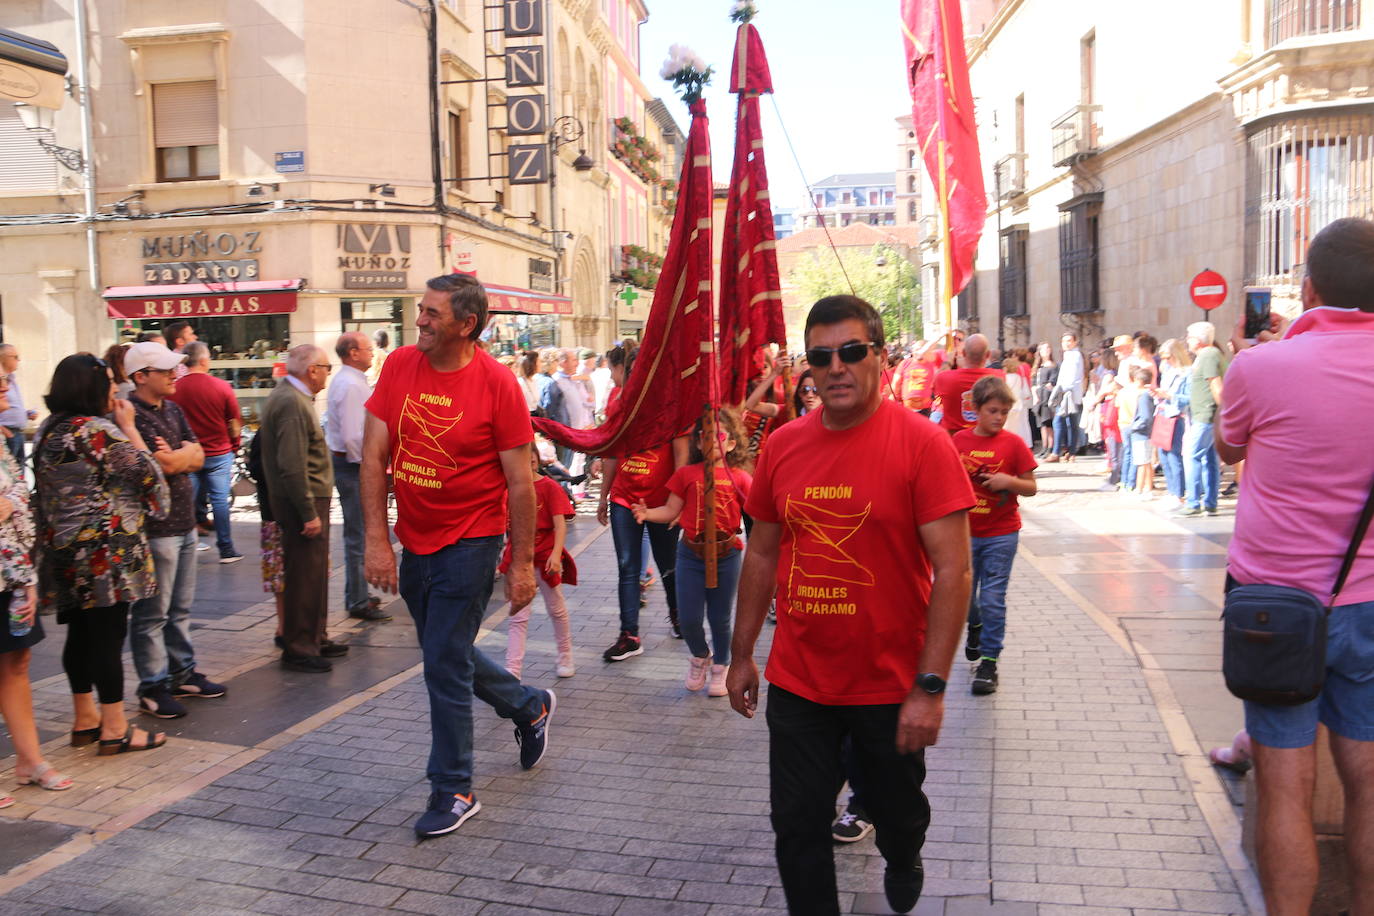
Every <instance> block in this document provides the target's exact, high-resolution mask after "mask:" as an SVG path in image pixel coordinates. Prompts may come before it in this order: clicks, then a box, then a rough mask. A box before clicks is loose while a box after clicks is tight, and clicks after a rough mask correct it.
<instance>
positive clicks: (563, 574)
mask: <svg viewBox="0 0 1374 916" xmlns="http://www.w3.org/2000/svg"><path fill="white" fill-rule="evenodd" d="M530 461H531V463H532V464H533V465H534V505H535V510H534V511H535V515H534V569H535V572H536V573H538V575H537V576H535V582H537V583H538V584H539V594H540V595H542V596H543V597H544V609H545V610H546V611H548V612H549V619H550V620H552V621H553V633H554V638H555V640H557V643H558V667H557V671H558V676H559V677H572V676H573V675H574V674H576V673H577V669H576V668H575V667H574V665H573V643H572V628H571V627H570V626H569V624H568V603H567V601H565V600H564V598H563V583H565V582H566V583H567V584H568V585H576V584H577V566H576V565H575V564H574V563H573V558H572V555H571V554H569V553H568V551H567V550H565V549H564V548H563V545H564V544H565V543H566V542H567V537H568V521H567V520H568V519H570V518H572V517H573V516H574V515H575V514H576V513H575V512H574V511H573V506H572V503H571V502H570V501H569V500H568V494H567V493H565V492H563V488H562V487H560V486H559V485H558V484H557V483H555V482H554V480H553V479H552V478H550V477H545V476H544V475H542V474H540V473H539V454H538V453H537V452H534V451H533V450H531V455H530ZM507 523H508V524H509V520H507ZM500 569H501V572H503V573H504V572H506V571H507V570H509V569H510V541H509V539H508V540H507V541H506V552H505V555H504V556H502V557H501V566H500ZM532 607H534V605H533V604H532V603H531V604H527V605H525V607H524V609H523V610H522V611H520V613H518V614H513V615H511V618H510V629H509V630H508V631H507V633H506V670H507V671H509V672H510V673H511V674H513V675H514V676H515V677H516V678H517V679H519V677H520V669H521V668H522V667H523V666H524V662H525V634H526V631H527V630H528V629H529V624H530V608H532Z"/></svg>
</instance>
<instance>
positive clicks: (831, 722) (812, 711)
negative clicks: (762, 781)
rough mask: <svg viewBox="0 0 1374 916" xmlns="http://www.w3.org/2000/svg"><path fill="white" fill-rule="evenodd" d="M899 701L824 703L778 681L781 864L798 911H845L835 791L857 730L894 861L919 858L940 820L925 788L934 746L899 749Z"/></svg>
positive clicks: (773, 729) (882, 834)
mask: <svg viewBox="0 0 1374 916" xmlns="http://www.w3.org/2000/svg"><path fill="white" fill-rule="evenodd" d="M898 708H899V707H898V706H896V705H884V706H824V705H822V704H820V703H813V702H811V701H810V700H806V699H803V698H802V697H799V696H797V695H796V694H794V693H790V692H788V691H786V690H783V689H782V688H781V687H778V686H777V685H770V686H769V688H768V707H767V712H766V718H767V721H768V774H769V797H770V801H771V803H772V809H773V810H772V822H773V833H774V836H775V837H776V841H777V858H778V873H779V874H780V875H781V876H782V889H783V892H784V894H785V895H786V897H787V911H788V912H789V913H791V914H793V916H812V914H814V916H833V914H837V913H839V912H840V906H839V899H838V894H837V890H836V886H835V854H834V845H833V843H834V841H833V840H832V838H831V836H830V824H831V821H833V820H834V817H835V793H837V792H838V791H839V790H840V786H841V784H843V782H844V767H843V766H842V765H841V751H840V746H841V743H842V742H843V740H844V738H845V737H846V736H847V737H848V738H849V740H850V743H851V747H852V752H853V766H854V770H855V772H857V773H858V774H860V779H861V781H862V784H863V792H864V799H863V800H864V805H865V807H866V809H867V811H868V815H869V817H870V818H871V819H872V821H873V826H874V828H875V830H876V831H877V845H878V851H879V852H880V853H882V855H883V858H884V859H885V860H886V861H887V864H888V866H889V867H891V868H895V869H898V870H909V869H911V868H912V867H913V866H915V864H916V862H917V860H918V858H919V856H920V852H921V846H922V845H923V844H924V843H925V839H926V829H927V828H928V827H929V826H930V802H929V801H927V800H926V796H925V793H924V792H922V791H921V784H922V783H923V782H924V781H925V777H926V764H925V755H924V754H923V753H922V754H907V755H903V754H898V753H897V745H896V741H897V710H898Z"/></svg>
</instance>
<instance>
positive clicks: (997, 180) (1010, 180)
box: [993, 153, 1026, 201]
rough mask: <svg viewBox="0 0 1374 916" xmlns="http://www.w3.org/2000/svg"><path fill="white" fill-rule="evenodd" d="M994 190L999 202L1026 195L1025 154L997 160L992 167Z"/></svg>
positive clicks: (1014, 154)
mask: <svg viewBox="0 0 1374 916" xmlns="http://www.w3.org/2000/svg"><path fill="white" fill-rule="evenodd" d="M993 181H994V188H995V190H996V193H997V199H998V200H999V201H1003V200H1010V199H1011V198H1013V197H1020V196H1021V195H1022V194H1025V193H1026V154H1025V153H1012V154H1011V155H1009V156H1003V157H1002V158H1001V159H998V160H997V164H996V165H995V166H993Z"/></svg>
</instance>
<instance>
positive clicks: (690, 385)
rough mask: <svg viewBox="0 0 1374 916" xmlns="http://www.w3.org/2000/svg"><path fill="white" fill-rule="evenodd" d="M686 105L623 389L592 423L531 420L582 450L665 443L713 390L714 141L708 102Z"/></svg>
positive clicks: (630, 449)
mask: <svg viewBox="0 0 1374 916" xmlns="http://www.w3.org/2000/svg"><path fill="white" fill-rule="evenodd" d="M691 112H692V126H691V129H690V130H689V131H688V134H687V152H686V155H685V156H684V158H683V163H682V177H681V180H680V181H679V190H678V202H677V212H676V213H675V214H674V216H673V229H672V232H671V234H670V235H669V237H668V251H667V252H666V254H665V255H664V258H663V269H662V270H661V271H660V272H659V279H658V286H657V287H656V288H655V289H654V301H653V304H652V305H651V306H650V307H649V319H648V321H647V322H646V323H645V326H644V342H643V344H642V345H641V346H640V348H639V353H638V354H637V355H636V356H635V365H634V371H633V372H631V373H630V378H629V381H628V382H627V383H626V386H625V392H624V394H622V395H621V396H620V397H619V398H618V399H616V400H615V401H614V403H612V404H611V405H610V406H609V407H608V408H607V410H606V422H605V423H603V424H601V425H600V426H598V427H596V428H595V429H570V428H569V427H567V426H564V425H563V424H561V423H555V422H554V421H552V420H546V419H536V420H535V421H534V424H535V426H536V427H537V428H538V429H539V430H540V431H541V432H543V433H544V434H545V435H546V436H548V437H549V438H551V439H554V440H555V441H557V442H560V443H562V444H564V445H567V446H569V447H571V448H573V449H576V450H577V451H579V452H584V453H586V454H589V455H603V456H607V457H616V458H620V457H624V456H626V455H632V454H635V453H636V452H642V451H644V450H645V449H648V448H652V447H654V446H656V445H662V444H663V443H664V442H668V441H669V440H671V439H673V438H674V437H675V436H679V435H681V434H682V433H684V432H686V431H687V430H689V429H691V427H692V424H693V423H695V422H696V420H697V417H699V416H701V411H702V407H703V405H705V404H706V403H707V402H708V399H709V398H710V395H711V392H710V388H711V385H710V377H711V372H712V369H711V366H710V356H711V347H712V335H713V318H714V314H713V310H712V308H711V304H712V303H711V140H710V137H709V135H708V132H707V131H708V125H707V122H706V103H705V102H704V101H701V100H700V99H698V100H696V101H694V102H692V103H691ZM712 403H716V402H715V401H712Z"/></svg>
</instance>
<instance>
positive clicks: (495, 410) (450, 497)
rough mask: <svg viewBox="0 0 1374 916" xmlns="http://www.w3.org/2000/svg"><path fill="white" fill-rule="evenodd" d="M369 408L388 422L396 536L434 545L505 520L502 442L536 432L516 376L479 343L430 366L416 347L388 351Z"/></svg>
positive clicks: (492, 529)
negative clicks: (467, 353) (455, 361)
mask: <svg viewBox="0 0 1374 916" xmlns="http://www.w3.org/2000/svg"><path fill="white" fill-rule="evenodd" d="M367 410H368V412H369V413H371V414H372V415H373V416H374V417H376V418H377V419H379V420H381V421H382V422H383V423H385V424H386V429H387V435H388V437H389V441H390V445H391V468H392V478H393V486H394V489H395V493H396V538H397V540H399V541H400V542H401V545H402V546H403V547H405V549H406V550H409V551H410V552H411V553H418V554H431V553H435V552H437V551H439V550H442V549H443V548H445V547H447V546H449V545H450V544H453V543H455V542H456V541H459V540H461V539H462V538H476V537H489V536H491V535H495V534H501V533H502V532H504V531H505V530H506V475H505V472H504V471H503V470H502V469H501V457H500V454H499V453H500V452H504V451H507V450H509V449H513V448H516V447H518V446H521V445H528V444H529V443H531V442H533V441H534V429H533V427H531V426H530V414H529V411H528V410H527V409H526V407H525V396H524V394H522V393H521V391H520V385H519V383H518V382H516V380H515V376H514V375H512V374H511V371H510V370H509V369H507V368H506V367H505V366H503V365H501V364H500V363H498V362H497V361H496V360H495V359H493V358H492V357H491V355H490V354H488V353H487V352H486V351H485V350H482V349H478V350H477V351H476V352H475V353H474V354H473V357H472V359H471V360H470V361H469V362H468V364H467V365H466V366H464V367H463V368H461V369H457V370H455V371H453V372H436V371H435V370H434V369H432V368H431V367H430V365H429V359H428V357H426V356H425V355H424V354H423V353H421V352H420V351H419V350H417V349H415V347H413V346H411V347H399V348H398V349H396V350H394V351H392V353H391V355H390V356H388V357H387V360H386V363H385V364H384V365H383V366H382V374H381V377H380V378H378V379H377V387H376V388H375V389H374V390H373V392H372V397H370V398H368V401H367Z"/></svg>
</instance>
